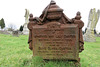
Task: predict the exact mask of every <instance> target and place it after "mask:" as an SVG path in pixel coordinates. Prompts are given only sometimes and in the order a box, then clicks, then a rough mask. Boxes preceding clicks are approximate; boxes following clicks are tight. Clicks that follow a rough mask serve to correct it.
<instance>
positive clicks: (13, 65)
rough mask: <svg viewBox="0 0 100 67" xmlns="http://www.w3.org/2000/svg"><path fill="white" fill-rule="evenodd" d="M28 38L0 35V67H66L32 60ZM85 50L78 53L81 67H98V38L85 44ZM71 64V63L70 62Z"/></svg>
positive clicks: (99, 60) (99, 55)
mask: <svg viewBox="0 0 100 67" xmlns="http://www.w3.org/2000/svg"><path fill="white" fill-rule="evenodd" d="M27 40H28V36H27V35H21V36H19V37H13V36H11V35H3V34H0V67H67V66H68V65H67V64H66V63H67V61H66V62H63V61H60V62H57V61H50V62H45V61H43V59H42V58H40V57H35V58H32V51H30V50H29V48H28V47H29V46H28V44H27ZM84 48H85V50H84V51H83V52H82V53H80V58H81V61H80V63H81V66H82V67H100V38H99V37H97V42H94V43H89V42H85V45H84ZM70 63H71V62H70Z"/></svg>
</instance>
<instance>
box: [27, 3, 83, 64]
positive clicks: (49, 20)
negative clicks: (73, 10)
mask: <svg viewBox="0 0 100 67" xmlns="http://www.w3.org/2000/svg"><path fill="white" fill-rule="evenodd" d="M80 19H81V16H80V12H77V14H76V17H75V18H73V19H69V18H68V17H67V16H66V15H65V14H64V13H63V9H61V8H60V7H59V6H57V5H56V3H55V2H54V1H51V2H50V4H49V5H48V6H47V7H46V8H45V9H44V11H43V13H42V14H41V16H40V17H34V18H33V15H32V14H30V19H29V21H30V22H29V24H28V29H29V30H30V33H29V40H28V43H29V48H30V49H31V50H32V51H33V56H41V57H43V59H59V60H60V59H65V60H74V61H77V62H79V52H82V50H84V48H83V45H84V42H83V35H82V27H83V26H84V23H83V21H81V20H80Z"/></svg>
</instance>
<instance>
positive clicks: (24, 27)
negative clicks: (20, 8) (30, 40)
mask: <svg viewBox="0 0 100 67" xmlns="http://www.w3.org/2000/svg"><path fill="white" fill-rule="evenodd" d="M25 11H26V12H25V16H24V17H25V23H24V25H23V31H22V32H23V34H24V35H27V34H29V30H28V28H27V24H28V22H29V21H28V19H29V10H28V9H25Z"/></svg>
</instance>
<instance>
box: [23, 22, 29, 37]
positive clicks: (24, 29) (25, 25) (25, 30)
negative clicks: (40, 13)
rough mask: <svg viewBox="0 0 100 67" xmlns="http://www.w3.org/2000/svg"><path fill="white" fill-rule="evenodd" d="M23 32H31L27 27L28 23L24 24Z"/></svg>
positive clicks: (26, 33)
mask: <svg viewBox="0 0 100 67" xmlns="http://www.w3.org/2000/svg"><path fill="white" fill-rule="evenodd" d="M23 34H24V35H28V34H29V30H28V28H27V23H25V24H24V27H23Z"/></svg>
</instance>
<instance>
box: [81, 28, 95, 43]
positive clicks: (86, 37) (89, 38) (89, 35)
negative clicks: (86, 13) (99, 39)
mask: <svg viewBox="0 0 100 67" xmlns="http://www.w3.org/2000/svg"><path fill="white" fill-rule="evenodd" d="M83 39H84V41H86V42H96V38H95V35H94V31H92V30H87V32H86V33H85V34H84V36H83Z"/></svg>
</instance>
